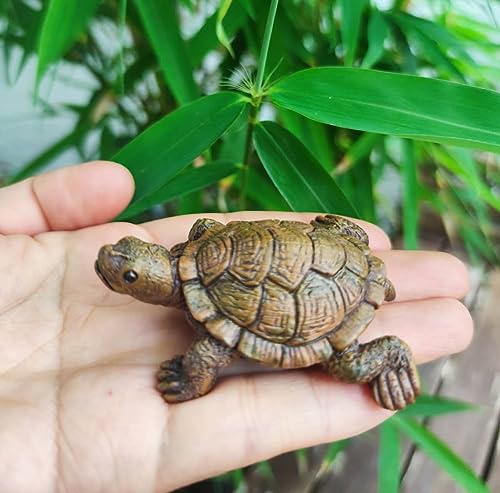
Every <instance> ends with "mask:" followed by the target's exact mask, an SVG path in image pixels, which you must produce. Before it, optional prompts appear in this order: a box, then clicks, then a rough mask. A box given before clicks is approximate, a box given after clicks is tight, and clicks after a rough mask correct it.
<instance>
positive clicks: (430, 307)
mask: <svg viewBox="0 0 500 493" xmlns="http://www.w3.org/2000/svg"><path fill="white" fill-rule="evenodd" d="M385 335H395V336H398V337H399V338H401V339H403V341H405V342H407V343H408V344H409V346H410V347H411V348H412V351H413V354H414V356H415V358H416V359H417V361H418V362H419V363H425V362H427V361H431V360H434V359H437V358H440V357H442V356H445V355H448V354H453V353H458V352H460V351H463V350H464V349H465V348H466V347H467V346H468V345H469V343H470V341H471V339H472V318H471V316H470V313H469V311H468V310H467V308H466V307H465V306H464V305H463V304H462V303H460V301H457V300H456V299H453V298H437V299H429V300H421V301H407V302H402V303H389V304H387V305H383V306H382V307H381V308H380V309H379V310H377V312H376V315H375V319H374V320H373V322H372V323H371V324H370V325H369V326H368V327H367V329H366V331H365V332H364V333H363V334H361V336H360V341H361V342H366V341H369V340H372V339H375V338H377V337H382V336H385Z"/></svg>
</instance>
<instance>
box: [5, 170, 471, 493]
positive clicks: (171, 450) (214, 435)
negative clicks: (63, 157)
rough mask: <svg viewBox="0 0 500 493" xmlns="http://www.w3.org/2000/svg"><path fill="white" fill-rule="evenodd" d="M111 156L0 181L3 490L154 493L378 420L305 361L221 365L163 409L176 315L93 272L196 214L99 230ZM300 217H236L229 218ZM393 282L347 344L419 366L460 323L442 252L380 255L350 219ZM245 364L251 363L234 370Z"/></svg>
mask: <svg viewBox="0 0 500 493" xmlns="http://www.w3.org/2000/svg"><path fill="white" fill-rule="evenodd" d="M132 189H133V185H132V180H131V177H130V175H129V174H128V172H127V171H126V170H124V169H123V168H121V167H120V166H117V165H114V164H111V163H99V164H88V165H83V166H78V167H72V168H67V169H63V170H58V171H55V172H52V173H48V174H46V175H42V176H40V177H37V178H33V179H29V180H27V181H25V182H22V183H19V184H17V185H14V186H12V187H8V188H5V189H3V190H0V233H1V234H2V235H3V236H0V248H1V252H2V260H1V262H0V272H1V278H2V285H1V288H0V292H1V296H0V478H2V492H3V493H11V492H15V493H19V492H22V493H31V492H37V493H38V492H42V493H45V492H59V491H61V492H63V491H66V492H70V493H72V492H82V493H87V492H89V493H91V492H94V491H100V492H108V491H109V492H115V491H120V492H122V493H126V492H133V493H138V492H147V493H149V492H162V493H163V492H165V491H170V490H172V489H175V488H178V487H180V486H183V485H185V484H189V483H192V482H195V481H198V480H201V479H204V478H207V477H210V476H213V475H216V474H219V473H222V472H224V471H227V470H230V469H234V468H237V467H241V466H244V465H247V464H249V463H252V462H256V461H259V460H262V459H266V458H269V457H271V456H274V455H277V454H280V453H283V452H285V451H288V450H292V449H296V448H302V447H307V446H311V445H314V444H318V443H324V442H330V441H335V440H339V439H342V438H346V437H349V436H352V435H356V434H358V433H361V432H363V431H365V430H367V429H369V428H371V427H373V426H375V425H377V424H378V423H380V422H381V421H383V420H384V419H386V418H387V417H389V416H390V415H391V413H390V412H389V411H386V410H384V409H381V408H380V407H378V406H377V405H376V404H375V402H374V401H373V398H372V396H371V394H370V391H369V389H368V388H367V387H366V386H361V385H353V384H344V383H340V382H337V381H335V380H333V379H332V378H331V377H329V376H328V375H326V374H325V373H323V372H321V371H317V370H315V369H307V370H291V371H279V372H262V371H261V372H259V373H256V372H255V370H257V368H258V369H259V370H262V369H263V367H260V366H257V365H255V366H253V365H248V366H244V365H243V366H241V365H240V366H239V367H238V366H237V365H235V366H234V367H233V368H232V372H233V373H237V372H239V374H233V375H231V376H227V377H226V378H222V379H221V380H220V381H219V382H218V384H217V386H216V387H215V388H214V390H213V391H212V392H211V393H209V394H208V395H206V396H204V397H202V398H200V399H196V400H192V401H189V402H185V403H182V404H176V405H167V404H166V403H165V402H164V401H163V399H162V398H161V396H160V395H159V394H158V392H157V391H156V390H155V389H154V385H155V373H156V371H157V367H158V364H159V363H160V362H161V361H163V360H165V359H166V358H169V357H171V356H173V355H175V354H178V353H181V352H183V351H184V350H185V349H186V348H187V346H188V345H189V342H190V339H191V338H192V331H191V329H190V328H189V327H188V325H187V324H186V322H185V320H184V316H183V314H182V312H180V311H177V310H175V309H168V308H165V307H161V306H153V305H147V304H143V303H140V302H138V301H135V300H133V299H132V298H129V297H126V296H122V295H118V294H115V293H113V292H111V291H109V290H108V289H106V287H105V286H104V285H103V284H102V283H101V281H100V280H99V279H98V278H97V276H96V274H95V272H94V270H93V262H94V259H95V255H96V253H97V251H98V249H99V247H100V246H101V245H103V244H104V243H114V242H116V241H117V240H118V239H119V238H121V237H123V236H127V235H133V236H138V237H139V238H142V239H143V240H146V241H152V242H156V243H161V244H164V245H165V246H167V247H170V246H172V245H173V244H175V243H178V242H181V241H184V240H185V239H186V237H187V232H188V230H189V228H190V227H191V225H192V223H193V222H194V221H195V219H196V216H183V217H175V218H170V219H164V220H159V221H154V222H151V223H146V224H143V225H140V226H136V225H132V224H127V223H110V224H102V223H105V222H106V221H109V220H111V219H112V218H113V217H114V216H116V214H118V213H119V212H120V211H121V210H122V209H123V208H124V207H125V206H126V204H127V202H128V200H129V199H130V197H131V195H132ZM315 215H316V214H292V213H269V212H262V213H247V212H245V213H238V214H231V215H206V217H213V218H215V219H218V220H220V221H222V222H227V221H229V220H234V219H257V218H265V217H266V218H268V217H275V218H287V219H296V220H303V221H309V220H310V219H311V218H312V217H314V216H315ZM360 224H362V226H363V228H364V229H365V230H366V231H367V232H368V234H369V236H370V245H371V247H372V249H373V250H374V251H375V253H376V255H377V256H379V257H380V258H382V259H383V260H384V261H385V263H386V265H387V269H388V277H389V279H391V280H392V281H393V283H394V284H395V286H396V291H397V294H398V296H397V299H396V301H395V302H393V303H390V304H386V305H384V306H383V307H381V308H380V309H379V310H378V312H377V316H376V318H375V320H374V322H373V323H372V324H371V325H370V326H369V328H368V329H367V330H366V332H365V333H364V334H363V338H362V340H368V339H373V338H375V337H379V336H380V335H385V334H391V335H397V336H399V337H401V338H402V339H403V340H405V341H406V342H408V344H409V345H410V346H411V348H412V350H413V353H414V355H415V358H416V359H417V361H418V362H419V363H423V362H425V361H429V360H432V359H435V358H438V357H441V356H444V355H446V354H450V353H454V352H457V351H460V350H462V349H464V348H465V347H466V346H467V344H468V343H469V341H470V338H471V334H472V324H471V319H470V316H469V314H468V312H467V310H466V309H465V308H464V307H463V305H462V304H461V303H460V302H458V301H457V300H456V299H457V298H460V297H462V296H463V295H464V294H465V292H466V290H467V274H466V271H465V269H464V267H463V265H462V264H461V263H460V262H459V261H457V260H456V259H455V258H454V257H451V256H449V255H446V254H442V253H435V252H403V251H392V250H390V244H389V240H388V238H387V237H386V236H385V234H384V233H383V232H382V231H381V230H380V229H379V228H377V227H375V226H373V225H370V224H368V223H360ZM248 370H252V373H241V372H243V371H248Z"/></svg>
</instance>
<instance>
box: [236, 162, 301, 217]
mask: <svg viewBox="0 0 500 493" xmlns="http://www.w3.org/2000/svg"><path fill="white" fill-rule="evenodd" d="M259 171H260V170H258V169H256V166H251V167H250V169H249V170H248V176H247V195H248V197H249V198H250V199H251V200H253V201H254V202H255V203H256V204H257V205H258V207H260V208H261V209H262V210H265V211H289V210H291V209H290V206H289V205H288V203H287V202H286V200H285V199H284V198H283V196H282V195H281V194H280V193H279V191H278V190H277V188H276V187H275V186H274V183H273V182H272V181H271V180H270V178H269V176H268V175H264V170H263V171H262V173H261V172H259ZM235 185H236V186H238V187H239V185H240V183H239V181H238V180H237V181H236V183H235Z"/></svg>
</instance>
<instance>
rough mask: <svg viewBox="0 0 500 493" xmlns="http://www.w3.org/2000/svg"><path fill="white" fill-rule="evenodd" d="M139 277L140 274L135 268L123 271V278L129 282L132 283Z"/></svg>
mask: <svg viewBox="0 0 500 493" xmlns="http://www.w3.org/2000/svg"><path fill="white" fill-rule="evenodd" d="M138 277H139V276H138V275H137V272H135V270H127V271H126V272H124V273H123V279H124V280H125V282H126V283H128V284H132V283H133V282H135V281H137V278H138Z"/></svg>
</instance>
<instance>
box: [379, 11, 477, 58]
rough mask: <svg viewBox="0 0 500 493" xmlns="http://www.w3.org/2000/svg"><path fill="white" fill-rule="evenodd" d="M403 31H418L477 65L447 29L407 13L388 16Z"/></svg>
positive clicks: (394, 13)
mask: <svg viewBox="0 0 500 493" xmlns="http://www.w3.org/2000/svg"><path fill="white" fill-rule="evenodd" d="M387 15H388V16H389V17H390V18H391V19H392V20H393V21H394V22H396V23H397V24H398V25H399V26H400V27H401V28H402V29H403V30H405V31H408V30H413V31H418V32H420V33H421V34H423V35H424V36H426V37H427V38H428V39H430V40H434V41H435V42H436V43H437V44H438V45H439V46H440V47H442V48H443V49H444V50H450V51H451V52H452V53H454V54H455V55H456V56H457V57H459V58H461V59H462V60H464V61H466V62H467V63H470V64H473V65H475V62H474V60H473V59H472V58H471V56H470V55H469V53H468V52H467V50H466V49H465V48H464V46H463V43H461V42H460V40H459V39H458V38H457V37H455V36H454V35H453V33H451V32H450V31H448V30H447V29H446V27H444V26H442V25H440V24H438V23H437V22H433V21H430V20H428V19H422V18H420V17H416V16H414V15H411V14H408V13H406V12H391V13H388V14H387Z"/></svg>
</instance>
